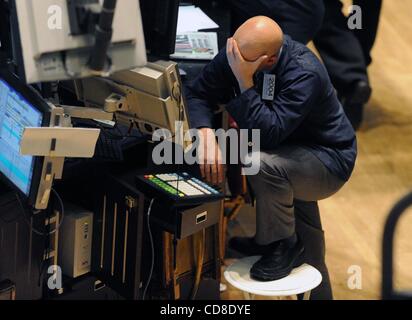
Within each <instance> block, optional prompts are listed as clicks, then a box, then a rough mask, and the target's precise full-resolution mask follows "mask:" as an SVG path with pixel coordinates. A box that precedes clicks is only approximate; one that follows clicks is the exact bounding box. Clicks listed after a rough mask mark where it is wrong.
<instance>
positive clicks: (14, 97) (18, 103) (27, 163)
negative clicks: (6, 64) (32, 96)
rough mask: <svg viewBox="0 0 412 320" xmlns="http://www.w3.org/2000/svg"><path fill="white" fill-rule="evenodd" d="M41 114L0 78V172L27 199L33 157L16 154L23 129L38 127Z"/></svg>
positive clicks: (41, 118) (41, 119)
mask: <svg viewBox="0 0 412 320" xmlns="http://www.w3.org/2000/svg"><path fill="white" fill-rule="evenodd" d="M42 121H43V115H42V113H41V112H40V111H39V110H37V109H36V108H35V107H33V106H32V105H31V104H30V103H29V102H28V101H27V100H26V99H25V98H24V97H23V96H22V95H20V94H19V93H18V92H16V91H15V90H14V89H13V88H12V87H11V86H10V85H9V84H8V83H7V82H6V81H4V80H3V79H2V78H0V172H1V173H2V174H3V175H4V176H5V177H6V178H7V179H9V180H10V181H11V182H12V183H13V184H14V185H15V186H16V187H17V188H18V189H20V190H21V191H22V192H23V193H24V194H26V195H27V196H29V193H30V188H31V183H32V178H33V167H34V157H32V156H23V155H21V154H20V142H21V138H22V135H23V130H24V128H26V127H41V125H42Z"/></svg>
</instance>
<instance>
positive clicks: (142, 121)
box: [76, 60, 190, 144]
mask: <svg viewBox="0 0 412 320" xmlns="http://www.w3.org/2000/svg"><path fill="white" fill-rule="evenodd" d="M76 94H77V97H78V99H79V100H80V101H82V102H83V103H84V104H85V106H88V107H98V108H104V109H105V110H106V111H108V112H115V113H116V119H117V121H118V122H119V123H121V124H125V125H129V124H134V125H137V127H138V128H139V130H140V131H141V132H142V133H143V134H146V135H149V136H151V135H153V133H154V132H156V131H157V130H159V129H167V130H168V131H169V132H171V133H172V136H173V137H176V138H184V136H183V137H181V134H182V133H183V135H185V134H186V133H187V131H188V130H189V129H190V127H189V126H190V122H189V118H188V112H187V107H186V103H185V99H184V96H183V90H182V82H181V78H180V74H179V69H178V67H177V64H176V63H175V62H172V61H163V60H159V61H156V62H152V63H148V64H147V65H146V66H145V67H143V68H136V69H133V70H127V71H120V72H117V73H114V74H113V75H111V76H110V77H109V78H99V77H95V78H87V79H82V80H77V81H76ZM179 144H180V143H179Z"/></svg>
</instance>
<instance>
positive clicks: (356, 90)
mask: <svg viewBox="0 0 412 320" xmlns="http://www.w3.org/2000/svg"><path fill="white" fill-rule="evenodd" d="M372 1H373V0H372ZM324 5H325V17H324V20H323V25H322V28H321V29H320V31H319V32H318V34H317V35H316V36H315V38H314V44H315V46H316V49H317V50H318V51H319V54H320V56H321V58H322V60H323V62H324V64H325V66H326V68H327V70H328V73H329V76H330V78H331V80H332V83H333V85H334V86H335V88H336V90H337V92H338V95H339V99H340V101H341V102H342V105H343V107H344V109H345V112H346V115H347V116H348V118H349V120H350V121H351V123H352V125H353V127H354V128H355V129H357V128H358V127H359V126H360V124H361V122H362V120H363V107H364V104H366V103H367V102H368V100H369V98H370V95H371V88H370V85H369V78H368V73H367V63H366V61H365V57H364V51H363V48H362V46H361V43H360V42H359V40H358V38H357V36H356V34H355V32H354V31H353V30H350V29H349V27H348V23H347V17H346V16H345V15H344V14H343V12H342V7H343V4H342V2H341V1H340V0H324ZM362 12H363V13H364V14H363V16H366V14H365V12H366V11H365V10H364V11H362Z"/></svg>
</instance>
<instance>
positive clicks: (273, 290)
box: [224, 256, 322, 300]
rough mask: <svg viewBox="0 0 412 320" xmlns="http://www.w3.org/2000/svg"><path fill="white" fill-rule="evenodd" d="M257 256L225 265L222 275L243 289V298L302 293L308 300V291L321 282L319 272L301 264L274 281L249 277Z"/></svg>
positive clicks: (304, 298)
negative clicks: (288, 273) (285, 275)
mask: <svg viewBox="0 0 412 320" xmlns="http://www.w3.org/2000/svg"><path fill="white" fill-rule="evenodd" d="M259 258H260V257H259V256H253V257H246V258H243V259H240V260H238V261H236V262H234V263H233V264H232V265H230V266H229V267H227V269H226V271H225V272H224V276H225V278H226V280H227V282H229V283H230V284H231V285H232V286H234V287H235V288H237V289H239V290H241V291H243V294H244V296H245V299H247V300H251V299H253V297H254V295H259V296H266V297H284V296H292V295H298V294H302V293H303V294H304V295H303V300H309V298H310V293H311V291H312V290H313V289H315V288H316V287H317V286H319V284H320V283H321V282H322V275H321V274H320V272H319V271H318V270H317V269H316V268H314V267H312V266H310V265H308V264H303V265H301V266H300V267H298V268H295V269H293V270H292V272H291V274H290V275H288V276H287V277H285V278H283V279H280V280H276V281H257V280H253V279H251V278H250V273H249V272H250V269H251V268H252V265H253V264H254V263H255V262H256V261H257V260H258V259H259Z"/></svg>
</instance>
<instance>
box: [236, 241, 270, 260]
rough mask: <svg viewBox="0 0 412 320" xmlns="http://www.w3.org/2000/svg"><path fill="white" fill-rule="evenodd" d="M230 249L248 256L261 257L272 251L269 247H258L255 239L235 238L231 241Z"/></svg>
mask: <svg viewBox="0 0 412 320" xmlns="http://www.w3.org/2000/svg"><path fill="white" fill-rule="evenodd" d="M229 247H230V248H231V249H233V250H236V251H237V252H240V253H242V254H244V255H246V256H256V255H259V256H260V255H263V254H265V253H266V252H268V251H269V249H270V247H269V246H262V245H258V244H257V243H256V242H255V239H254V238H253V237H252V238H248V237H233V238H231V239H230V240H229Z"/></svg>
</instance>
